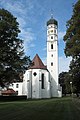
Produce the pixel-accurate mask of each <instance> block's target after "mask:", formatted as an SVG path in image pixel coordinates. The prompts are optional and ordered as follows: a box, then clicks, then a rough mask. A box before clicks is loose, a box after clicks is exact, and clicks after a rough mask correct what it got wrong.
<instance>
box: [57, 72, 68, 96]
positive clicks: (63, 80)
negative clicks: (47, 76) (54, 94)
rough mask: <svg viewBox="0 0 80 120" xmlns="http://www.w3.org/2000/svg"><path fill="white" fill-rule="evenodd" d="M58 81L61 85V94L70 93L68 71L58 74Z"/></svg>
mask: <svg viewBox="0 0 80 120" xmlns="http://www.w3.org/2000/svg"><path fill="white" fill-rule="evenodd" d="M59 83H60V85H61V86H62V94H64V95H66V94H67V93H70V78H69V74H68V72H62V73H60V74H59Z"/></svg>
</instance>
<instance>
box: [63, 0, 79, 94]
mask: <svg viewBox="0 0 80 120" xmlns="http://www.w3.org/2000/svg"><path fill="white" fill-rule="evenodd" d="M66 26H67V31H66V34H65V36H64V41H65V51H64V52H65V55H66V56H67V57H68V56H71V57H72V61H71V64H70V74H71V76H72V81H73V87H74V88H75V91H76V93H78V92H80V0H78V2H76V4H75V5H74V6H73V15H72V17H71V19H70V20H69V21H68V22H67V25H66Z"/></svg>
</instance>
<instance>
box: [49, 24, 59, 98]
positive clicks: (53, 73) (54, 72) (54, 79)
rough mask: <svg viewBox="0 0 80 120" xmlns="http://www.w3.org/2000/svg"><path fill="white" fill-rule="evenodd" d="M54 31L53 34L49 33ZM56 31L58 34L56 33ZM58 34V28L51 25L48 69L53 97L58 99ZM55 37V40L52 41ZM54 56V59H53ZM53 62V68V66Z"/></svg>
mask: <svg viewBox="0 0 80 120" xmlns="http://www.w3.org/2000/svg"><path fill="white" fill-rule="evenodd" d="M51 30H53V33H50V32H49V31H51ZM55 30H56V34H55V33H54V31H55ZM57 35H58V32H57V26H56V25H54V24H51V25H49V26H47V68H48V70H49V72H50V82H51V96H52V97H58V37H57ZM51 36H53V39H51ZM51 44H53V49H51ZM52 55H53V57H52ZM51 62H53V66H51Z"/></svg>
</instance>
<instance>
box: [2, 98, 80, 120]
mask: <svg viewBox="0 0 80 120" xmlns="http://www.w3.org/2000/svg"><path fill="white" fill-rule="evenodd" d="M0 120H80V101H79V100H76V99H73V100H72V99H71V98H61V99H60V98H59V99H58V98H57V99H56V98H55V99H47V100H34V101H19V102H18V101H17V102H0Z"/></svg>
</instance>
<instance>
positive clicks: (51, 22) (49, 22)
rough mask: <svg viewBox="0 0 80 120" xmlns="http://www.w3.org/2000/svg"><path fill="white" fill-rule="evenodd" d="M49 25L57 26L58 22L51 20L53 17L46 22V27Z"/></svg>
mask: <svg viewBox="0 0 80 120" xmlns="http://www.w3.org/2000/svg"><path fill="white" fill-rule="evenodd" d="M49 24H55V25H58V22H57V21H56V20H55V19H53V17H51V19H50V20H48V21H47V26H48V25H49Z"/></svg>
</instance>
